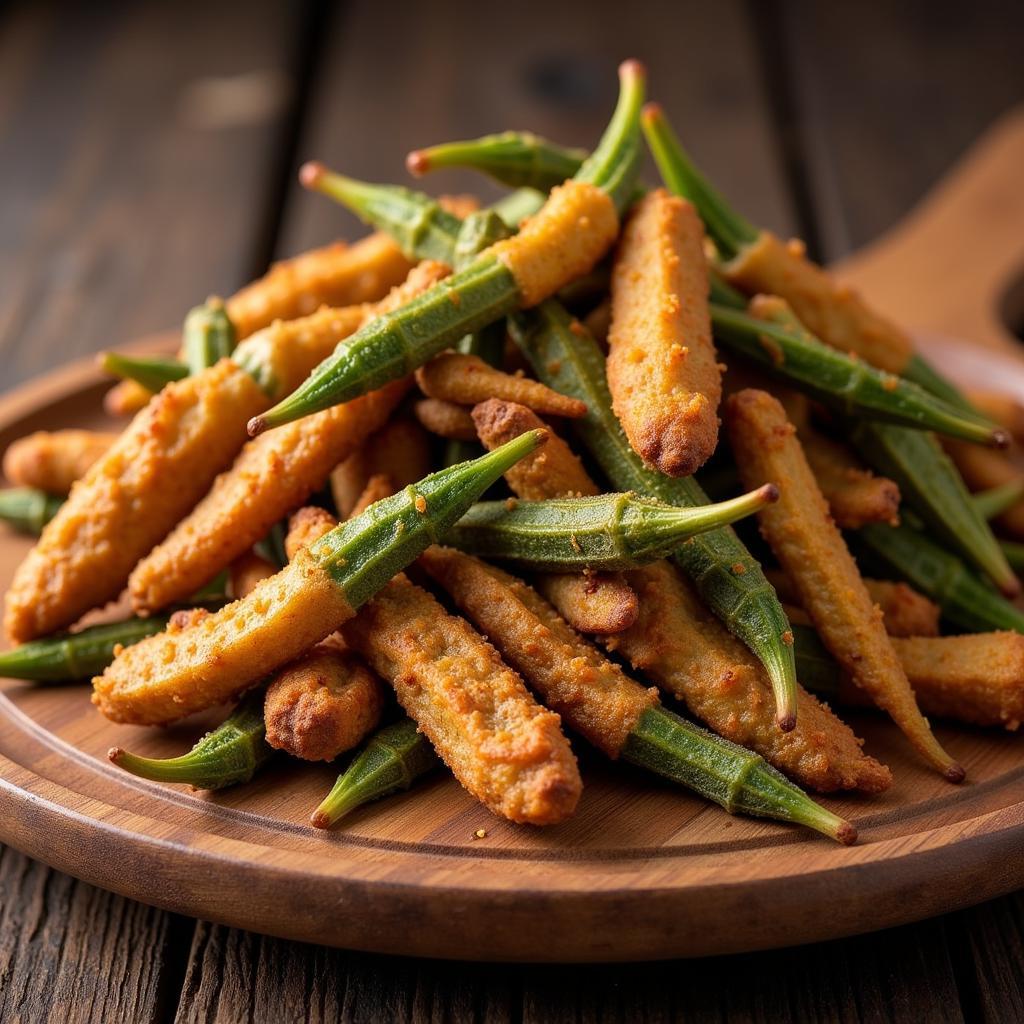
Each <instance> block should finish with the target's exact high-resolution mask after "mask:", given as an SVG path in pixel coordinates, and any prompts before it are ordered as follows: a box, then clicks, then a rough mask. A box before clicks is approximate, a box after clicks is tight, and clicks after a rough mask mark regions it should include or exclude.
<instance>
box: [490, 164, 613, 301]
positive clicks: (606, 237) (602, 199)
mask: <svg viewBox="0 0 1024 1024" xmlns="http://www.w3.org/2000/svg"><path fill="white" fill-rule="evenodd" d="M618 233H619V215H618V214H617V213H616V212H615V203H614V202H612V200H611V198H610V197H609V196H608V194H607V193H605V192H603V191H602V190H601V189H599V188H598V187H597V186H596V185H591V184H589V183H587V182H582V181H572V180H570V181H567V182H565V183H564V184H562V185H558V186H557V187H556V188H553V189H552V190H551V194H550V195H549V196H548V200H547V202H546V203H545V204H544V206H543V208H542V209H541V210H540V211H538V213H536V214H535V215H534V216H533V217H530V218H528V219H527V220H525V221H524V222H523V224H522V226H521V227H520V229H519V233H518V234H516V235H513V236H512V237H511V238H505V239H502V240H501V241H500V242H496V243H495V244H494V245H492V246H491V248H490V249H488V250H487V251H488V252H489V253H491V254H493V255H495V256H497V258H498V259H499V260H500V261H501V262H502V263H504V264H505V266H506V267H508V269H509V271H510V272H511V274H512V276H513V277H514V278H515V279H516V284H517V285H519V295H520V297H521V299H522V304H523V306H524V308H528V307H530V306H535V305H536V304H537V303H538V302H542V301H543V300H544V299H546V298H547V297H548V296H549V295H553V294H554V293H555V292H556V291H558V289H559V288H561V287H563V285H566V284H568V283H569V282H570V281H573V280H575V279H576V278H577V277H582V276H583V275H584V274H588V273H589V272H590V271H591V270H593V269H594V266H595V265H596V264H597V261H598V260H599V259H600V258H601V257H602V256H603V255H604V254H605V253H606V252H607V251H608V249H609V248H610V247H611V244H612V243H613V242H614V241H615V236H616V235H617V234H618Z"/></svg>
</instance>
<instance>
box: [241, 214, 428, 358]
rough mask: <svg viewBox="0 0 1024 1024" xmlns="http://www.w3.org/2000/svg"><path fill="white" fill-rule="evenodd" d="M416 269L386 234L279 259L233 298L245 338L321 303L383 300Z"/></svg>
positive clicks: (336, 243)
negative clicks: (277, 321) (391, 289)
mask: <svg viewBox="0 0 1024 1024" xmlns="http://www.w3.org/2000/svg"><path fill="white" fill-rule="evenodd" d="M411 269H412V264H411V263H410V261H409V260H408V259H407V258H406V257H405V256H403V255H402V253H401V251H400V250H399V248H398V246H397V245H395V243H394V242H392V241H391V239H390V238H388V237H387V236H386V235H385V234H384V233H383V232H376V233H375V234H372V235H369V236H367V237H366V238H364V239H362V240H361V241H359V242H356V243H355V244H354V245H351V246H350V245H347V244H346V243H344V242H335V243H334V244H332V245H326V246H323V247H322V248H320V249H310V250H309V251H308V252H303V253H300V254H299V255H298V256H294V257H292V258H291V259H287V260H282V261H281V262H280V263H275V264H274V265H273V266H272V267H271V268H270V270H268V271H267V273H266V274H264V276H263V277H261V278H259V279H258V280H256V281H253V282H252V284H249V285H246V286H245V287H244V288H242V289H241V290H240V291H238V292H236V293H235V294H234V295H232V296H231V298H230V299H228V300H227V302H226V303H225V305H226V306H227V310H228V316H229V317H230V318H231V322H232V323H233V324H234V326H235V332H236V334H237V335H238V337H239V338H247V337H248V336H249V335H250V334H253V333H254V332H256V331H258V330H260V329H261V328H263V327H267V326H269V325H270V324H272V323H273V322H274V321H275V320H294V319H296V318H298V317H303V316H308V315H309V314H310V313H312V312H313V311H314V310H316V309H317V308H318V307H319V306H355V305H358V304H360V303H363V302H377V301H378V300H379V299H381V298H383V297H384V296H385V295H386V294H387V293H388V290H389V289H390V288H393V287H394V286H395V285H397V284H398V283H399V282H400V281H402V279H403V278H404V277H405V276H406V274H408V273H409V271H410V270H411Z"/></svg>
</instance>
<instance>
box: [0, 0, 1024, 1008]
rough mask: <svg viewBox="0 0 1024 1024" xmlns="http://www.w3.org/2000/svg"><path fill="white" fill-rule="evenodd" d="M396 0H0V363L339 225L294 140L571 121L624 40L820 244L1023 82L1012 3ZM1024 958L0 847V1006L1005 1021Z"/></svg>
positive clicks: (656, 88) (901, 193)
mask: <svg viewBox="0 0 1024 1024" xmlns="http://www.w3.org/2000/svg"><path fill="white" fill-rule="evenodd" d="M410 7H411V5H410ZM422 8H423V11H422V12H421V13H420V14H416V13H414V12H412V11H411V10H410V11H409V12H406V10H405V8H404V5H384V4H380V3H373V2H369V0H366V2H352V3H347V4H343V5H337V6H335V5H327V4H318V3H305V4H302V3H291V4H284V3H281V4H273V3H270V2H267V3H258V2H257V3H253V2H249V3H247V4H245V5H242V4H234V5H232V4H203V5H200V4H194V5H193V4H185V3H178V4H174V5H171V4H159V5H152V6H150V5H142V4H133V3H130V2H127V0H126V2H125V3H123V4H121V5H106V4H103V5H101V4H92V5H72V4H68V5H65V6H59V5H51V4H46V3H24V4H21V5H8V6H7V7H4V8H0V12H2V13H0V19H2V20H0V197H2V199H0V354H2V357H3V358H2V359H0V385H2V386H3V387H5V388H6V387H10V386H12V385H14V384H15V383H17V382H19V381H20V380H24V379H26V378H27V377H29V376H31V375H33V374H36V373H39V372H41V371H43V370H45V369H47V368H49V367H52V366H54V365H57V364H59V363H61V362H63V361H66V360H67V359H69V358H72V357H73V356H75V355H80V354H83V353H86V352H89V351H92V350H95V349H98V348H101V347H104V346H107V345H112V344H117V343H118V342H120V341H123V340H127V339H128V338H131V337H133V336H135V335H137V334H139V333H143V332H145V331H147V330H155V329H159V328H163V327H166V326H169V325H171V324H173V323H174V322H175V321H176V320H177V319H178V318H179V317H180V315H181V312H182V311H183V310H184V309H186V308H187V307H188V306H189V305H190V304H192V303H194V302H195V301H197V300H199V299H201V298H203V297H204V296H205V295H206V294H207V293H208V292H211V291H227V290H230V289H231V288H233V287H235V286H237V285H238V284H240V283H241V282H242V281H244V280H245V279H246V278H247V277H248V276H251V275H252V274H253V273H255V272H256V271H257V270H259V269H260V268H261V267H262V266H263V265H265V263H266V261H267V260H268V258H270V257H271V256H272V255H285V254H287V253H290V252H293V251H296V250H297V249H299V248H302V247H303V246H305V245H308V244H312V243H314V242H317V241H321V240H325V239H327V238H330V237H332V236H333V235H335V234H339V233H346V232H351V231H352V225H351V223H350V222H348V221H346V220H345V218H344V217H343V216H342V215H340V214H338V213H337V212H336V211H334V210H332V209H330V208H329V207H326V206H325V204H322V203H316V202H315V201H314V200H313V199H312V198H310V197H305V196H302V195H300V194H299V193H298V190H297V189H296V188H295V187H294V186H293V185H292V184H291V182H292V181H293V174H294V170H295V168H296V167H297V165H298V163H299V162H301V160H302V159H304V158H306V157H310V156H314V155H315V156H321V157H325V158H327V159H329V160H331V161H333V162H335V163H337V164H339V165H341V166H343V167H345V168H346V169H349V170H351V171H353V172H354V173H358V174H366V175H373V176H376V177H380V178H397V177H399V176H400V172H401V165H400V161H401V156H402V154H403V153H404V151H405V149H406V148H408V146H409V145H410V144H412V143H423V142H428V141H430V140H432V139H439V138H443V137H448V136H454V135H464V134H470V133H475V132H479V131H484V130H490V129H497V128H501V127H508V126H529V127H531V128H534V129H536V130H540V131H543V132H545V133H548V134H550V135H552V136H555V137H558V138H563V139H565V140H567V141H575V142H581V143H586V142H588V141H589V140H591V139H592V138H593V137H594V135H595V133H596V131H597V130H598V129H599V127H600V125H601V122H602V119H603V118H604V116H605V113H606V111H607V108H608V105H609V102H610V99H611V96H612V91H613V85H612V84H611V82H612V70H613V68H614V65H615V63H616V61H617V60H618V59H619V58H621V57H623V56H626V55H636V56H639V57H641V58H643V59H645V60H646V61H647V62H648V64H649V66H650V72H651V79H652V91H653V92H654V93H655V94H656V95H657V96H658V97H659V98H660V99H661V100H662V102H663V103H664V104H665V105H666V106H667V107H668V109H669V110H670V111H671V112H672V113H673V116H674V117H675V119H676V120H677V121H678V122H679V124H680V128H681V130H682V131H683V132H684V133H685V134H686V136H687V138H689V139H692V140H693V141H692V143H691V145H692V148H693V150H694V151H695V153H696V155H697V156H698V158H699V159H700V160H701V161H702V163H703V164H704V165H705V166H706V168H707V169H708V171H710V172H711V173H712V174H713V175H714V176H715V177H716V179H717V180H718V181H719V182H720V183H721V185H722V187H723V189H724V190H726V191H727V193H729V194H731V195H733V196H735V197H737V199H739V200H741V202H742V205H743V207H744V208H745V210H746V211H747V212H748V213H749V214H750V215H751V217H752V218H754V219H759V220H762V221H764V222H766V223H768V224H769V225H771V226H773V227H775V228H777V229H782V230H797V231H800V232H802V233H803V234H804V235H806V236H807V237H808V239H809V241H810V243H811V246H812V248H813V249H814V250H815V251H816V252H817V253H818V254H819V255H822V256H824V257H827V258H830V259H832V258H837V257H839V256H842V255H843V254H844V253H846V252H847V251H849V250H850V249H852V248H854V247H856V246H857V245H859V244H862V243H863V242H866V241H868V240H870V239H871V238H872V237H874V236H875V235H876V234H877V233H878V232H879V231H882V230H884V229H885V228H886V227H888V226H889V225H890V224H891V223H893V222H894V221H895V220H896V219H898V218H899V217H900V215H901V214H903V213H904V212H905V211H906V210H907V209H908V207H909V206H911V205H912V204H913V202H914V201H915V200H916V199H917V198H918V197H919V196H920V195H921V194H922V193H923V192H924V191H925V190H926V189H927V187H928V186H929V185H930V184H931V183H932V182H933V181H934V180H935V179H936V178H937V177H938V176H939V175H941V174H942V172H943V171H944V170H946V169H947V168H948V167H949V166H950V165H951V164H952V162H953V161H954V160H955V158H956V157H957V156H958V155H960V153H962V151H963V150H964V149H965V148H966V147H967V146H968V145H969V144H970V142H971V141H972V139H973V138H974V137H975V136H976V135H977V134H978V133H979V132H980V131H981V130H982V129H983V128H984V127H985V126H986V125H987V124H988V123H989V121H990V120H992V119H993V118H994V117H995V116H996V115H997V114H998V113H1000V112H1001V111H1002V110H1004V109H1006V108H1008V107H1009V106H1010V105H1012V104H1014V103H1016V102H1019V101H1020V100H1021V99H1022V98H1024V97H1022V93H1024V88H1022V83H1024V80H1022V78H1021V74H1020V58H1019V41H1020V39H1021V38H1022V37H1024V8H1021V6H1020V5H1019V4H1013V3H1010V2H1005V3H996V2H989V3H983V4H975V5H969V6H968V5H954V4H939V3H935V2H931V3H926V2H924V0H920V2H905V3H901V4H899V5H891V4H882V3H877V4H875V3H871V4H863V3H854V2H840V3H833V4H827V5H825V4H817V3H813V2H812V0H803V2H790V3H767V2H757V3H754V2H751V3H750V4H749V5H746V4H742V3H739V2H736V3H722V2H707V3H694V4H678V3H658V4H633V5H629V6H628V7H626V8H624V7H623V5H614V6H613V5H612V4H606V3H599V2H596V0H591V2H590V3H589V4H586V5H584V4H580V5H579V6H578V7H577V8H576V10H575V12H572V11H567V9H566V5H559V4H553V3H550V2H549V3H546V4H541V3H539V2H533V0H531V2H527V3H518V4H515V5H507V8H508V9H507V11H506V12H505V13H504V14H500V13H497V12H495V11H492V10H491V9H490V5H484V4H480V3H475V4H474V3H469V2H463V3H452V2H446V0H434V2H433V3H431V4H430V5H422ZM457 183H458V182H457V180H454V181H452V182H444V183H441V182H439V184H444V185H445V187H448V186H449V185H450V184H457ZM1022 956H1024V903H1022V900H1021V898H1020V896H1014V897H1009V898H1006V899H1003V900H999V901H996V902H993V903H989V904H986V905H982V906H981V907H978V908H976V909H974V910H970V911H964V912H961V913H958V914H954V915H950V916H947V917H945V918H942V919H939V920H935V921H930V922H925V923H922V924H918V925H913V926H909V927H906V928H901V929H897V930H893V931H890V932H883V933H880V934H876V935H873V936H868V937H864V938H860V939H854V940H849V941H845V942H839V943H829V944H822V945H819V946H817V947H814V948H801V949H793V950H786V951H780V952H777V953H769V954H759V955H756V956H744V957H732V958H722V959H716V960H711V961H700V962H682V963H679V962H677V963H666V964H653V965H629V966H622V967H598V968H550V967H544V968H537V967H529V966H515V967H501V966H482V967H481V966H470V965H462V964H444V963H434V962H427V961H406V960H395V959H391V958H384V957H377V956H369V955H363V954H348V953H344V952H338V951H329V950H323V949H316V948H312V947H304V946H301V945H298V944H292V943H287V942H281V941H278V940H271V939H266V938H261V937H259V936H255V935H250V934H245V933H241V932H237V931H232V930H230V929H225V928H220V927H214V926H209V925H206V924H201V923H200V924H196V923H194V922H191V921H187V920H185V919H182V918H177V917H175V916H173V915H168V914H165V913H162V912H158V911H154V910H151V909H148V908H146V907H142V906H140V905H138V904H133V903H130V902H128V901H125V900H122V899H119V898H117V897H113V896H110V895H107V894H105V893H102V892H100V891H98V890H96V889H93V888H91V887H89V886H86V885H83V884H82V883H79V882H76V881H74V880H72V879H69V878H67V877H66V876H62V875H60V874H58V873H55V872H53V871H50V870H49V869H46V868H44V867H42V866H40V865H38V864H35V863H32V862H30V861H28V860H26V859H25V858H24V857H22V856H20V855H19V854H16V853H14V852H13V851H11V850H4V851H2V852H0V1020H4V1021H7V1020H12V1021H14V1020H26V1021H36V1020H51V1019H52V1020H61V1021H76V1020H104V1021H106V1020H173V1019H178V1018H180V1019H182V1020H196V1021H207V1020H223V1021H234V1020H253V1021H263V1020H266V1021H282V1020H305V1019H309V1020H339V1019H342V1020H409V1021H433V1020H438V1021H441V1020H444V1021H460V1022H461V1021H469V1020H471V1021H477V1020H479V1021H490V1020H496V1021H506V1020H507V1021H563V1020H564V1021H598V1020H601V1021H617V1020H624V1021H625V1020H628V1021H633V1020H649V1021H663V1020H665V1021H667V1020H673V1019H686V1020H691V1019H692V1020H701V1021H703V1020H715V1021H718V1020H730V1021H731V1020H758V1021H761V1020H763V1021H774V1020H794V1021H795V1020H801V1021H804V1020H819V1019H835V1020H842V1021H859V1020H872V1021H873V1020H906V1019H915V1020H920V1021H930V1020H979V1019H983V1020H991V1021H1009V1020H1020V1019H1024V983H1022V980H1021V963H1022Z"/></svg>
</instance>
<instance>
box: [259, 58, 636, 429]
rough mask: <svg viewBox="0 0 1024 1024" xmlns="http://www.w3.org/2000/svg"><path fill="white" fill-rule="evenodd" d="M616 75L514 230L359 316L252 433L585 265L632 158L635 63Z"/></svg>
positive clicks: (384, 371) (627, 186) (613, 210)
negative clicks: (575, 167) (603, 123)
mask: <svg viewBox="0 0 1024 1024" xmlns="http://www.w3.org/2000/svg"><path fill="white" fill-rule="evenodd" d="M620 83H621V88H620V93H619V102H618V105H617V106H616V109H615V113H614V114H613V115H612V119H611V121H610V123H609V126H608V129H607V130H606V132H605V134H604V137H603V138H602V139H601V142H600V143H599V144H598V147H597V149H596V150H595V151H594V153H593V155H592V156H591V157H590V158H589V159H588V160H586V161H585V162H584V164H583V165H582V166H581V167H580V170H579V173H578V174H577V175H576V177H575V178H572V179H570V181H569V182H567V183H566V184H565V185H563V186H561V187H560V188H559V189H556V190H555V191H554V192H552V194H551V196H550V197H549V198H548V200H547V202H546V203H545V204H544V206H543V207H542V208H541V210H540V211H539V212H538V213H537V215H536V216H535V217H533V218H531V219H530V220H529V221H528V222H527V224H526V225H524V227H523V229H522V230H521V231H520V232H519V234H518V235H514V236H513V237H511V238H507V239H504V240H502V241H500V242H497V243H496V244H495V245H493V246H491V247H490V248H489V249H486V250H485V251H484V252H483V253H481V254H480V255H479V256H477V257H476V258H475V259H473V260H472V261H471V262H469V263H468V264H466V265H465V266H464V267H463V268H462V269H461V270H459V271H458V272H457V273H455V274H453V275H452V277H450V278H448V279H447V280H445V281H442V282H441V283H439V284H438V285H436V286H435V287H433V288H431V289H429V290H428V291H427V292H425V293H423V294H422V295H420V296H419V297H418V298H416V299H414V300H413V301H412V302H410V303H408V304H407V305H406V306H405V307H403V308H402V309H399V310H397V311H395V312H393V313H391V314H388V315H384V316H380V317H378V318H377V319H376V320H374V321H372V322H371V323H369V324H367V325H366V326H365V327H363V328H362V329H361V330H360V331H358V332H357V333H356V334H355V335H353V336H352V337H351V338H350V339H349V340H348V342H347V343H346V344H345V345H344V346H342V347H339V348H338V349H336V350H335V353H334V354H333V355H332V356H330V357H328V358H327V359H326V360H324V361H323V362H322V363H321V364H320V366H319V367H317V369H316V370H314V371H313V373H312V374H311V375H310V377H309V378H308V379H307V380H306V382H305V383H304V384H303V385H301V386H300V387H299V388H298V390H296V391H295V392H293V393H292V394H291V395H290V396H289V397H288V398H286V399H284V400H283V401H281V402H279V403H278V404H277V405H276V406H274V408H272V409H271V410H270V411H269V412H266V413H264V414H263V415H260V416H255V417H253V418H252V419H251V420H250V422H249V432H250V433H251V434H253V435H256V434H259V433H260V432H262V431H263V430H266V429H268V428H271V427H277V426H281V425H282V424H284V423H288V422H291V421H292V420H296V419H300V418H301V417H303V416H308V415H310V414H311V413H315V412H318V411H319V410H321V409H325V408H328V407H329V406H332V405H336V404H338V403H339V402H345V401H349V400H350V399H352V398H355V397H357V396H358V395H360V394H364V393H365V392H367V391H372V390H374V389H376V388H379V387H382V386H383V385H384V384H386V383H387V382H388V381H391V380H394V379H396V378H398V377H402V376H404V375H405V374H407V373H409V372H410V371H412V370H414V369H415V368H416V367H417V366H421V365H422V364H423V363H425V362H426V361H427V360H428V359H430V358H431V357H432V356H434V355H437V353H438V352H440V351H442V350H443V349H445V348H448V347H450V346H452V345H454V344H455V343H456V342H458V341H459V339H460V338H462V337H463V336H464V335H466V334H470V333H472V332H473V331H476V330H479V329H480V328H482V327H485V326H487V325H488V324H490V323H493V322H494V321H495V320H498V319H499V318H501V317H503V316H505V315H506V314H508V313H511V312H513V311H514V310H516V309H519V308H526V307H529V306H533V305H536V304H537V303H539V302H541V301H543V300H544V299H545V298H547V297H548V296H549V295H552V294H553V293H555V292H557V291H558V289H559V288H561V287H562V286H563V285H565V284H566V283H568V282H569V281H571V280H572V279H573V278H575V277H578V276H579V275H580V274H583V273H586V272H587V271H589V270H591V269H592V268H593V266H594V265H595V264H596V263H597V261H598V260H599V259H600V258H601V257H602V256H603V255H604V254H605V252H606V251H607V250H608V248H609V247H610V246H611V244H612V242H613V241H614V240H615V236H616V235H617V233H618V215H619V211H620V210H621V209H622V208H623V207H624V205H625V203H626V201H627V199H628V197H629V194H630V192H631V191H632V188H633V183H634V181H635V177H636V171H637V164H638V161H639V156H640V147H639V113H640V105H641V104H642V102H643V93H644V73H643V69H642V68H641V67H640V65H639V64H637V63H636V62H635V61H628V62H626V63H625V64H623V65H622V68H621V69H620Z"/></svg>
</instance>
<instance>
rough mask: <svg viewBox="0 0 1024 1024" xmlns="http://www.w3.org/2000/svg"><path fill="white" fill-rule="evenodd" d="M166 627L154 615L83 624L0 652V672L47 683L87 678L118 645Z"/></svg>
mask: <svg viewBox="0 0 1024 1024" xmlns="http://www.w3.org/2000/svg"><path fill="white" fill-rule="evenodd" d="M166 627H167V618H166V617H161V616H159V615H157V616H153V617H152V618H148V619H138V618H131V619H125V620H124V621H122V622H110V623H105V624H103V625H101V626H87V627H86V628H85V629H82V630H79V631H78V632H77V633H64V634H61V635H60V636H50V637H47V638H46V639H45V640H31V641H29V643H27V644H22V645H21V646H20V647H15V648H12V649H11V650H9V651H4V652H3V653H2V654H0V676H3V677H5V678H7V679H34V680H36V681H38V682H47V683H57V682H65V681H68V680H72V679H91V678H92V677H93V676H94V675H96V674H97V673H99V672H102V671H103V670H104V669H105V668H106V667H107V666H108V665H109V664H110V663H111V662H112V661H113V660H114V654H115V652H116V651H117V650H118V649H119V648H122V647H131V645H132V644H136V643H138V642H139V641H140V640H142V639H143V638H144V637H147V636H153V635H154V634H155V633H160V632H161V631H162V630H164V629H165V628H166Z"/></svg>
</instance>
